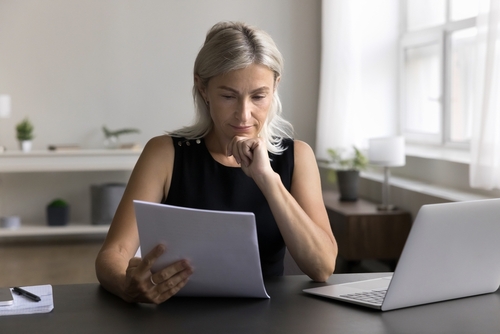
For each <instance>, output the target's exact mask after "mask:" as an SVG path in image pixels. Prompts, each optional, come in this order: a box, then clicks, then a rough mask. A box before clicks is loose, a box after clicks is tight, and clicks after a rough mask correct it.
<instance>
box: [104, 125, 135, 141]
mask: <svg viewBox="0 0 500 334" xmlns="http://www.w3.org/2000/svg"><path fill="white" fill-rule="evenodd" d="M102 131H103V132H104V136H105V137H106V138H113V137H114V138H118V137H119V136H121V135H124V134H127V133H140V131H139V129H120V130H116V131H111V130H109V129H108V128H107V127H106V126H103V127H102Z"/></svg>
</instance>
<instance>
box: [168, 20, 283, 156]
mask: <svg viewBox="0 0 500 334" xmlns="http://www.w3.org/2000/svg"><path fill="white" fill-rule="evenodd" d="M251 64H259V65H265V66H267V67H268V68H269V69H270V70H271V71H273V72H274V80H275V84H277V80H278V78H280V77H281V74H282V72H283V57H282V56H281V53H280V52H279V50H278V48H277V47H276V44H275V43H274V41H273V40H272V38H271V36H269V35H268V34H267V33H266V32H264V31H262V30H259V29H256V28H253V27H251V26H249V25H247V24H245V23H241V22H219V23H217V24H215V25H214V26H213V27H212V28H211V29H210V30H209V31H208V33H207V36H206V39H205V43H204V44H203V46H202V48H201V50H200V52H199V53H198V56H197V57H196V60H195V63H194V71H193V72H194V75H195V76H198V77H199V78H200V80H201V84H202V85H204V86H206V85H207V84H208V82H209V81H210V79H211V78H213V77H215V76H218V75H221V74H225V73H228V72H230V71H234V70H239V69H242V68H245V67H247V66H249V65H251ZM193 99H194V104H195V113H196V118H195V122H194V124H192V125H190V126H186V127H183V128H181V129H179V130H175V131H172V132H169V134H170V135H172V136H179V137H185V138H187V139H197V138H201V137H204V136H205V135H206V134H207V133H208V132H209V131H210V130H211V129H212V126H213V121H212V118H211V117H210V112H209V109H208V106H207V105H206V104H205V100H204V99H203V97H202V96H201V93H200V92H199V90H198V88H197V86H196V83H195V84H194V85H193ZM281 113H282V107H281V101H280V98H279V96H278V91H277V89H275V90H274V95H273V101H272V104H271V108H270V110H269V113H268V116H267V120H266V122H265V124H264V126H263V128H262V130H261V132H260V134H259V136H260V137H262V138H264V139H265V140H266V143H267V150H268V151H269V152H271V153H274V154H280V153H281V152H283V150H284V148H283V147H282V146H281V142H282V139H283V138H292V137H293V126H292V125H291V124H290V123H289V122H288V121H286V120H285V119H284V118H283V117H281Z"/></svg>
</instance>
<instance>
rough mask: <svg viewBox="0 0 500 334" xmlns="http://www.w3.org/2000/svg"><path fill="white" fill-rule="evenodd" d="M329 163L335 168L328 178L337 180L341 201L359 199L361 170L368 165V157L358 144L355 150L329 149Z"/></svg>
mask: <svg viewBox="0 0 500 334" xmlns="http://www.w3.org/2000/svg"><path fill="white" fill-rule="evenodd" d="M327 151H328V155H329V156H330V161H329V165H330V166H331V167H332V168H333V169H332V170H330V173H329V174H328V179H329V180H330V181H332V182H336V183H337V186H338V190H339V193H340V200H341V201H357V199H358V184H359V172H360V171H361V170H364V169H365V168H366V167H367V166H368V159H367V157H366V156H365V155H364V154H363V152H361V150H359V149H358V148H357V147H356V146H353V150H352V151H350V152H347V153H346V152H345V150H334V149H328V150H327Z"/></svg>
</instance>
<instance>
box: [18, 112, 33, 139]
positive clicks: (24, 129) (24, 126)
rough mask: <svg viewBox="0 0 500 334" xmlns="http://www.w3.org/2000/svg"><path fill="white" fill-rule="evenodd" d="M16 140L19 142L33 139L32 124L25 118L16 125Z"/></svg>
mask: <svg viewBox="0 0 500 334" xmlns="http://www.w3.org/2000/svg"><path fill="white" fill-rule="evenodd" d="M16 131H17V139H18V140H20V141H25V140H32V139H33V137H34V136H33V124H31V122H30V120H29V119H28V118H27V117H26V118H25V119H23V120H22V121H21V122H20V123H18V124H17V125H16Z"/></svg>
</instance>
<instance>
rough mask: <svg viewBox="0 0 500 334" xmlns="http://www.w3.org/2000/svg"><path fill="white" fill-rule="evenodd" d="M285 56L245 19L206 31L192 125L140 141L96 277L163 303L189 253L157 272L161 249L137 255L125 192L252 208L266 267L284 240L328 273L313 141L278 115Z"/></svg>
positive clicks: (326, 228)
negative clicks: (294, 135) (144, 142)
mask: <svg viewBox="0 0 500 334" xmlns="http://www.w3.org/2000/svg"><path fill="white" fill-rule="evenodd" d="M282 64H283V60H282V57H281V54H280V53H279V51H278V49H277V48H276V46H275V44H274V42H273V41H272V39H271V37H270V36H269V35H267V34H266V33H264V32H263V31H261V30H257V29H254V28H252V27H249V26H247V25H245V24H243V23H233V22H222V23H219V24H216V25H215V26H214V27H212V29H211V30H210V31H209V32H208V34H207V37H206V40H205V43H204V45H203V47H202V49H201V50H200V52H199V54H198V56H197V58H196V61H195V66H194V87H193V96H194V101H195V105H196V112H197V120H196V122H195V124H194V125H192V126H189V127H185V128H182V129H180V130H177V131H174V132H171V133H169V135H164V136H159V137H156V138H153V139H151V140H150V141H149V142H148V143H147V145H146V146H145V148H144V151H143V153H142V154H141V156H140V158H139V160H138V162H137V164H136V166H135V168H134V170H133V172H132V175H131V177H130V180H129V182H128V185H127V189H126V191H125V193H124V195H123V198H122V200H121V202H120V205H119V207H118V209H117V212H116V214H115V217H114V219H113V222H112V224H111V227H110V229H109V233H108V235H107V237H106V240H105V242H104V245H103V247H102V249H101V251H100V252H99V254H98V256H97V260H96V272H97V277H98V279H99V281H100V282H101V284H102V286H103V287H104V288H106V289H107V290H109V291H111V292H112V293H115V294H116V295H118V296H120V297H121V298H123V299H124V300H126V301H129V302H150V303H156V304H159V303H162V302H164V301H165V300H167V299H169V298H170V297H171V296H173V295H175V294H176V293H177V292H178V291H179V290H180V289H182V287H184V286H185V285H186V283H187V282H188V279H189V277H190V275H191V274H192V273H193V268H192V267H191V265H190V264H189V262H187V261H186V260H181V261H178V262H176V263H174V264H172V265H169V266H167V267H166V268H164V269H162V270H161V271H159V272H156V273H155V274H154V275H153V274H152V273H151V271H150V269H151V266H152V264H153V263H154V262H155V260H156V259H158V257H159V256H160V255H161V254H163V252H165V251H167V252H168V249H165V246H163V245H158V246H157V247H156V248H154V249H153V250H152V251H151V252H150V253H149V254H143V258H142V259H141V258H137V257H134V254H135V253H136V251H137V249H138V247H139V237H138V232H137V226H136V221H135V215H134V210H133V204H132V201H133V200H134V199H137V200H143V201H150V202H161V203H167V204H172V205H179V206H185V207H194V208H199V209H213V210H233V211H251V212H254V213H255V216H256V221H257V234H258V241H259V251H260V257H261V267H262V272H263V275H264V277H266V276H279V275H283V258H284V254H285V245H286V247H287V248H288V249H289V251H290V254H291V255H292V257H293V258H294V260H295V262H296V263H297V264H298V266H299V267H300V269H301V270H302V271H303V272H304V273H305V274H307V275H308V276H309V277H311V278H312V279H313V280H315V281H325V280H326V279H327V278H328V277H329V276H330V275H331V274H332V273H333V270H334V268H335V259H336V255H337V245H336V242H335V239H334V237H333V234H332V231H331V228H330V223H329V221H328V216H327V214H326V210H325V207H324V204H323V199H322V194H321V185H320V177H319V172H318V168H317V165H316V163H315V157H314V154H313V151H312V150H311V148H310V147H309V146H308V145H307V144H305V143H304V142H301V141H297V140H293V139H292V127H291V125H290V124H289V123H288V122H287V121H285V120H284V119H283V118H281V117H280V113H281V104H280V101H279V97H278V94H277V85H278V83H279V81H280V78H281V72H282V66H283V65H282Z"/></svg>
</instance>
